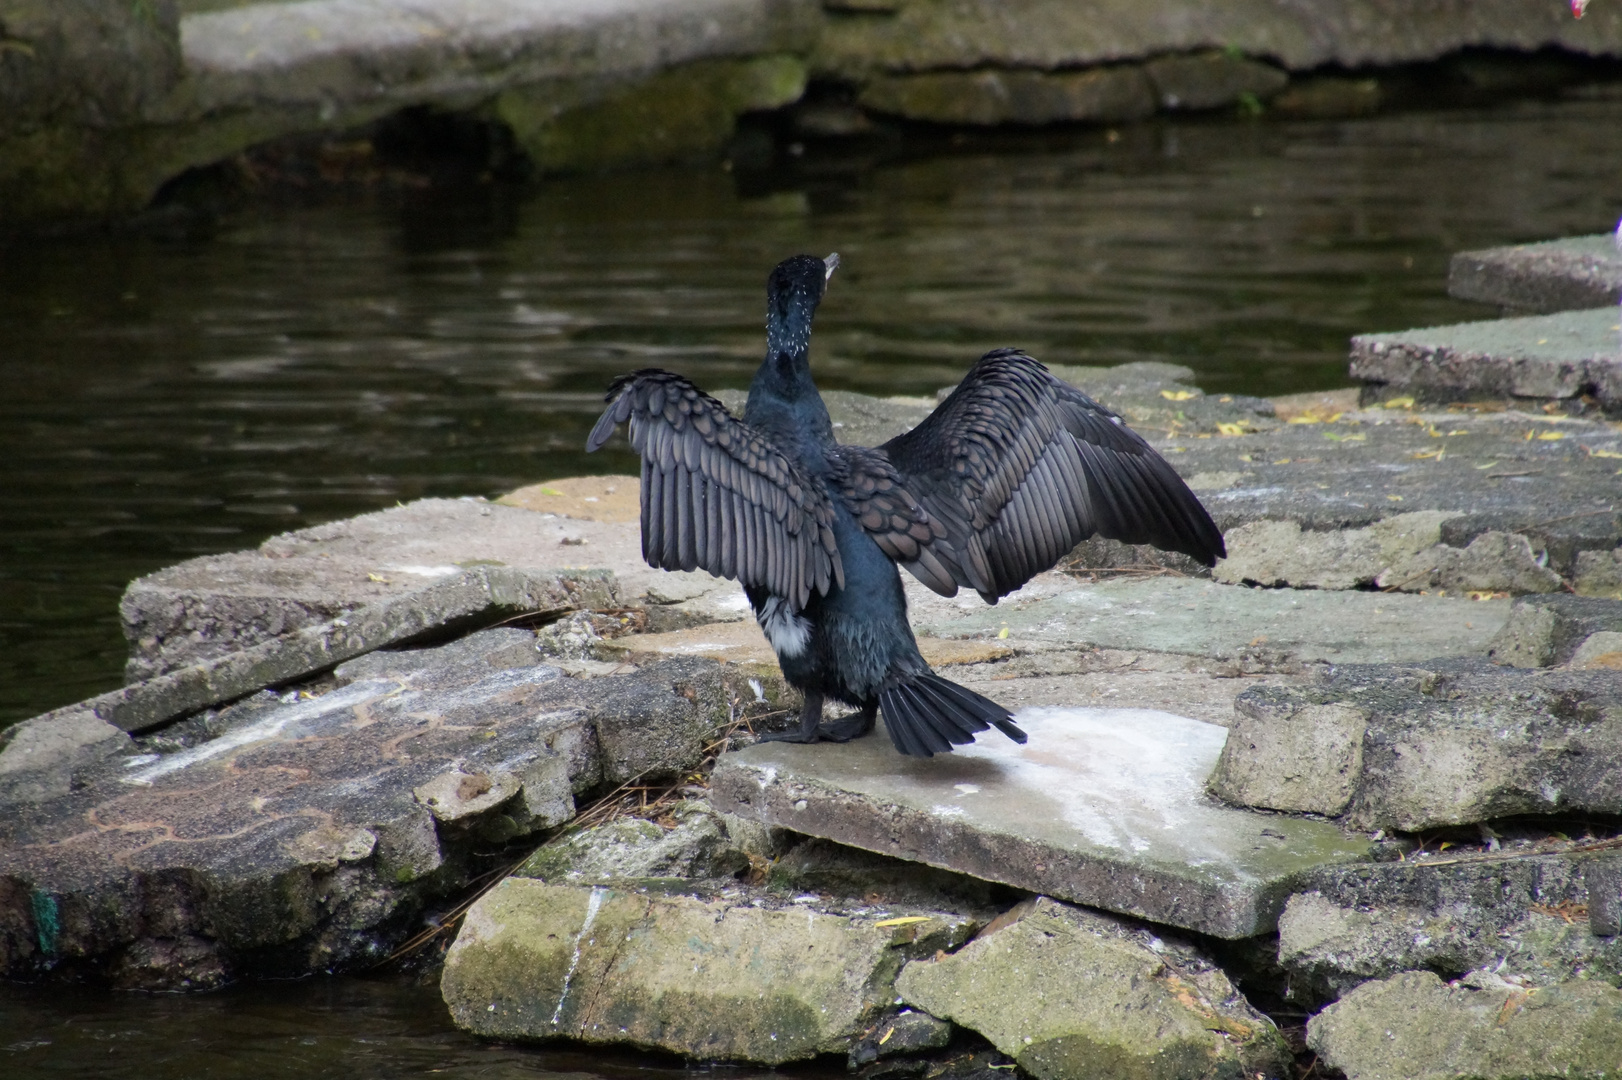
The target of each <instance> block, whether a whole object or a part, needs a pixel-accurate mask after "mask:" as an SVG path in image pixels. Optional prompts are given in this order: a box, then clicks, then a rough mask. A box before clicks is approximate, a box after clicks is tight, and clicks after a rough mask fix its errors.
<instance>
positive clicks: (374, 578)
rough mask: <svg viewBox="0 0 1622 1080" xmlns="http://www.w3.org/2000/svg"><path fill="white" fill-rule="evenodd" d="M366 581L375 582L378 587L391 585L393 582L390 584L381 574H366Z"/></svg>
mask: <svg viewBox="0 0 1622 1080" xmlns="http://www.w3.org/2000/svg"><path fill="white" fill-rule="evenodd" d="M366 580H367V581H375V582H377V583H378V584H379V585H392V584H393V582H391V581H390V580H389V579H388V578H386V577H384V576H383V575H382V574H367V575H366Z"/></svg>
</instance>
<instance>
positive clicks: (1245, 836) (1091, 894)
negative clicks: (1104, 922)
mask: <svg viewBox="0 0 1622 1080" xmlns="http://www.w3.org/2000/svg"><path fill="white" fill-rule="evenodd" d="M1015 719H1016V720H1017V721H1018V722H1019V723H1020V724H1021V725H1022V726H1023V727H1024V728H1025V729H1026V731H1028V732H1029V733H1030V742H1029V743H1028V744H1026V745H1025V746H1019V745H1016V744H1015V743H1012V742H1009V741H1007V740H1005V739H1001V738H995V737H993V738H983V739H982V740H981V741H980V742H978V743H975V744H973V745H971V746H967V747H964V748H962V749H961V750H958V751H955V752H954V753H952V754H951V755H949V756H943V757H936V758H932V759H929V760H920V759H917V758H907V757H904V756H902V755H901V754H899V753H897V752H896V750H895V749H894V747H892V746H891V745H890V743H889V740H888V739H885V738H882V737H877V738H866V739H858V740H855V741H854V742H850V743H846V744H844V745H828V744H819V745H815V746H795V745H790V744H786V743H761V744H759V745H756V746H752V747H749V748H748V749H746V750H743V751H740V752H738V753H733V754H727V755H724V756H723V757H722V759H721V761H720V762H719V764H718V765H717V766H716V769H715V773H714V775H713V777H712V789H711V792H712V793H711V798H712V799H713V801H714V803H715V805H716V807H717V809H719V810H722V811H724V812H727V813H733V814H737V815H739V816H741V817H745V818H750V819H753V820H755V821H760V822H764V823H766V824H769V825H777V826H781V827H784V828H788V829H793V830H794V831H796V832H801V833H807V834H809V835H812V836H820V837H823V838H825V839H829V840H834V841H836V842H838V843H841V844H848V845H850V846H852V847H858V848H863V849H866V850H868V851H876V852H879V853H880V854H884V855H891V856H895V857H898V858H903V859H910V860H913V861H916V862H923V863H928V864H929V865H932V866H939V867H942V868H945V869H948V870H955V871H958V872H961V873H965V874H969V875H971V876H974V877H978V878H982V879H985V880H988V881H1000V882H1004V883H1006V884H1009V885H1014V886H1017V887H1019V888H1023V889H1030V890H1031V891H1033V892H1039V893H1045V894H1047V895H1050V896H1056V897H1060V898H1062V899H1066V900H1072V901H1074V902H1076V903H1081V904H1089V905H1093V906H1095V907H1102V908H1107V909H1109V910H1111V911H1118V912H1123V913H1125V914H1129V915H1136V916H1140V917H1142V918H1146V919H1151V920H1153V921H1155V922H1160V923H1167V924H1170V925H1172V926H1180V927H1185V928H1187V929H1191V930H1197V931H1200V932H1202V933H1208V934H1214V935H1216V936H1218V937H1225V938H1241V937H1249V936H1252V935H1255V934H1262V933H1266V932H1267V931H1269V930H1271V929H1272V928H1273V926H1274V925H1275V923H1276V921H1277V918H1278V913H1279V912H1280V910H1282V908H1283V905H1284V901H1285V899H1286V898H1287V897H1288V895H1289V893H1290V891H1291V889H1292V886H1293V885H1294V883H1295V882H1297V881H1298V880H1300V878H1301V877H1302V875H1304V874H1306V873H1307V872H1309V871H1311V870H1312V869H1314V868H1316V867H1320V866H1324V865H1326V864H1333V863H1340V862H1346V861H1350V860H1354V859H1358V858H1361V857H1363V856H1365V855H1366V854H1367V853H1368V851H1369V845H1368V842H1367V841H1365V840H1361V839H1356V838H1353V837H1350V836H1348V835H1347V834H1345V833H1343V832H1341V830H1339V829H1337V828H1336V827H1334V826H1333V825H1330V824H1328V823H1325V822H1321V821H1312V820H1306V819H1298V818H1285V817H1278V816H1265V815H1260V814H1253V813H1248V812H1245V811H1239V810H1235V809H1232V808H1228V807H1224V806H1222V805H1220V804H1218V803H1216V802H1215V801H1214V800H1212V799H1210V798H1209V797H1208V796H1207V795H1206V794H1205V791H1204V785H1205V778H1206V776H1207V775H1209V773H1210V771H1211V768H1212V766H1214V765H1215V764H1216V760H1217V756H1218V755H1219V754H1220V753H1221V750H1222V746H1223V742H1224V741H1225V739H1226V735H1227V733H1226V732H1225V731H1224V730H1223V729H1222V728H1219V727H1216V726H1215V725H1212V724H1203V723H1200V722H1199V721H1197V720H1189V719H1186V718H1184V717H1180V716H1174V715H1172V714H1170V713H1163V712H1154V711H1149V710H1138V709H1036V710H1029V711H1025V712H1021V713H1019V714H1018V715H1017V716H1016V718H1015Z"/></svg>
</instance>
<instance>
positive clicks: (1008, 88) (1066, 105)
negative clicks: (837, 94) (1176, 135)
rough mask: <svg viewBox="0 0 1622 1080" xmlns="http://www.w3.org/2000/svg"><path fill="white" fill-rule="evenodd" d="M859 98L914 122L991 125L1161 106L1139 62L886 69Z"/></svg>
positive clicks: (1137, 114)
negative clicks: (1046, 68) (1079, 67)
mask: <svg viewBox="0 0 1622 1080" xmlns="http://www.w3.org/2000/svg"><path fill="white" fill-rule="evenodd" d="M857 100H858V101H859V102H860V104H861V105H862V106H863V107H864V108H867V109H871V110H872V111H874V112H880V113H887V114H890V115H893V116H901V117H905V118H906V119H908V120H924V121H928V122H930V123H936V124H978V125H987V126H989V125H994V124H1010V123H1012V124H1052V123H1057V122H1059V121H1064V120H1098V121H1120V120H1136V119H1141V118H1142V117H1145V116H1148V115H1149V114H1150V113H1152V112H1154V111H1155V91H1154V85H1153V84H1152V83H1151V82H1150V81H1149V78H1148V76H1146V75H1145V74H1144V73H1143V71H1142V70H1141V69H1139V68H1136V67H1107V68H1094V69H1091V70H1087V71H1066V72H1055V73H1049V72H1043V71H932V72H925V73H922V74H917V75H887V76H879V77H877V78H874V79H872V80H871V81H869V82H868V83H867V84H866V85H865V86H864V87H862V91H861V94H860V96H859V97H858V99H857Z"/></svg>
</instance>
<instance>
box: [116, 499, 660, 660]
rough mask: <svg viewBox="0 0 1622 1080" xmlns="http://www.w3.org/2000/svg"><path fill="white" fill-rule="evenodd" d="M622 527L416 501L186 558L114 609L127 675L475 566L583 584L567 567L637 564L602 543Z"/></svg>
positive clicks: (203, 655)
mask: <svg viewBox="0 0 1622 1080" xmlns="http://www.w3.org/2000/svg"><path fill="white" fill-rule="evenodd" d="M625 535H626V530H624V529H621V528H615V527H614V526H612V525H605V524H601V523H595V522H588V521H575V520H571V519H564V518H548V517H542V516H539V515H537V514H534V513H531V512H528V511H525V510H520V509H517V508H514V507H510V506H493V505H491V504H489V503H487V502H485V501H484V500H483V499H422V500H419V501H417V502H414V503H411V504H410V505H408V506H398V507H394V508H392V509H389V510H382V511H378V512H376V513H371V514H362V515H360V516H358V517H353V518H348V519H345V520H343V521H335V522H331V523H329V524H326V525H317V526H314V527H312V528H308V529H300V530H297V531H296V532H290V533H283V534H281V535H279V536H273V537H271V538H270V539H269V540H266V541H265V542H264V543H263V544H261V545H260V546H259V547H258V548H257V549H256V550H253V551H239V552H232V553H231V554H228V555H209V556H204V557H203V558H200V559H190V560H188V561H186V562H183V563H180V564H178V565H175V566H171V567H168V568H166V569H164V570H160V571H158V572H157V573H155V574H148V575H147V576H146V577H143V578H138V579H136V580H135V581H133V582H131V583H130V586H129V588H128V589H126V590H125V592H124V598H123V600H122V601H121V602H120V605H119V615H120V617H121V618H122V619H123V622H124V635H125V637H126V638H127V639H128V640H129V642H130V651H131V658H130V663H129V665H128V668H127V670H126V675H127V678H128V679H130V680H131V681H133V680H136V679H146V678H151V677H153V676H155V675H161V674H164V673H166V672H170V671H174V670H176V669H177V668H180V667H183V666H185V665H187V664H193V663H196V662H198V661H200V660H209V659H214V658H216V657H220V656H224V655H227V654H230V653H236V652H241V651H242V650H244V649H246V648H249V647H251V646H254V645H258V644H261V643H263V642H266V641H271V640H273V639H275V638H278V637H282V636H284V635H288V634H291V633H293V632H295V631H298V630H301V629H305V628H308V627H314V626H318V625H320V624H322V623H326V622H328V621H329V620H332V619H334V618H338V617H341V616H343V615H345V614H347V613H349V612H352V611H356V610H358V609H360V608H363V607H375V606H377V605H379V604H381V603H385V602H388V601H399V600H409V599H410V598H412V597H413V596H415V595H417V594H423V593H424V591H425V590H429V589H431V588H433V587H434V586H435V585H439V586H442V587H443V586H444V585H445V584H446V583H447V582H449V581H454V579H455V578H456V576H457V575H458V574H465V573H466V572H467V571H469V570H477V569H479V568H481V567H484V568H490V569H496V568H523V570H524V571H526V573H530V574H531V576H534V577H535V578H536V579H537V580H545V579H556V580H557V581H559V582H560V583H566V582H568V581H570V580H573V579H576V578H578V579H579V580H581V581H587V580H591V578H590V576H589V575H580V574H578V572H572V573H571V572H569V571H570V568H578V567H581V566H583V565H595V566H599V567H602V566H611V565H612V566H618V565H624V566H633V565H635V564H636V563H640V562H641V557H640V552H639V551H638V550H637V549H636V548H634V547H632V548H629V549H628V550H619V548H618V547H617V546H613V545H611V544H610V543H609V541H610V540H611V539H612V540H613V541H617V542H621V543H623V539H622V538H623V537H624V536H625ZM632 539H633V540H634V533H633V535H632ZM564 541H579V542H576V543H566V542H564ZM605 547H612V550H604V549H605ZM593 559H597V560H599V561H596V562H593V561H592V560H593ZM598 577H599V578H601V577H602V575H600V574H599V575H598ZM612 580H613V579H612V578H607V579H604V580H603V582H602V584H598V585H596V586H595V587H594V591H593V592H592V593H591V595H588V596H582V597H581V598H580V602H578V603H575V602H571V601H570V599H569V598H567V597H565V596H562V595H560V596H559V597H558V598H557V600H556V603H555V604H554V609H561V608H567V607H579V606H587V607H589V606H598V607H612V606H615V605H616V604H617V597H616V596H615V594H614V593H613V592H612V591H611V590H612V586H610V585H608V582H610V581H612ZM605 586H607V587H606V588H605ZM644 587H645V586H644ZM475 610H476V609H475ZM471 614H474V611H458V612H456V613H455V614H454V615H451V616H449V617H451V618H462V617H465V616H467V615H471ZM426 625H433V624H432V623H427V624H426ZM378 644H379V645H382V644H388V642H382V641H380V642H378ZM374 647H375V646H374ZM345 659H347V657H346V658H345Z"/></svg>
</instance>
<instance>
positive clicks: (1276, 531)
mask: <svg viewBox="0 0 1622 1080" xmlns="http://www.w3.org/2000/svg"><path fill="white" fill-rule="evenodd" d="M1456 516H1457V515H1456V514H1453V513H1449V512H1448V511H1445V510H1423V511H1419V512H1417V513H1412V514H1397V515H1395V516H1393V517H1388V518H1385V519H1384V520H1382V521H1377V522H1375V523H1374V524H1372V525H1370V526H1368V527H1367V528H1362V529H1333V530H1313V531H1304V530H1303V529H1302V528H1301V526H1300V525H1299V524H1298V523H1296V522H1294V521H1255V522H1251V523H1250V524H1248V525H1241V526H1240V527H1238V528H1237V529H1232V530H1230V531H1229V532H1228V533H1227V534H1226V535H1225V536H1224V537H1223V539H1224V540H1226V541H1227V544H1228V557H1227V558H1225V559H1223V560H1222V561H1221V562H1219V563H1217V565H1216V567H1215V569H1213V570H1212V576H1213V577H1214V578H1216V579H1217V580H1218V581H1225V582H1229V583H1231V584H1239V583H1240V582H1245V581H1250V582H1255V583H1256V584H1258V585H1266V586H1278V585H1289V586H1292V587H1294V588H1298V589H1302V588H1306V589H1355V588H1357V587H1358V586H1361V585H1368V584H1372V583H1373V582H1374V581H1375V579H1377V578H1379V577H1381V576H1382V575H1388V576H1394V575H1392V573H1391V568H1392V567H1394V566H1399V565H1402V566H1405V565H1406V564H1407V563H1408V562H1409V561H1410V560H1412V559H1413V558H1414V557H1415V556H1417V555H1419V554H1420V553H1421V552H1426V551H1429V550H1430V549H1432V548H1435V547H1438V546H1440V542H1441V538H1442V522H1444V521H1446V520H1448V519H1449V518H1451V517H1456ZM1408 576H1409V577H1415V578H1417V577H1418V575H1416V574H1410V575H1408ZM1555 580H1557V581H1558V580H1559V579H1558V577H1557V578H1556V579H1555ZM1408 584H1409V582H1408V581H1407V580H1406V578H1400V577H1399V578H1398V582H1397V586H1398V587H1404V586H1407V585H1408ZM1411 591H1414V592H1418V591H1419V586H1418V585H1417V583H1416V584H1414V586H1413V588H1412V590H1411Z"/></svg>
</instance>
